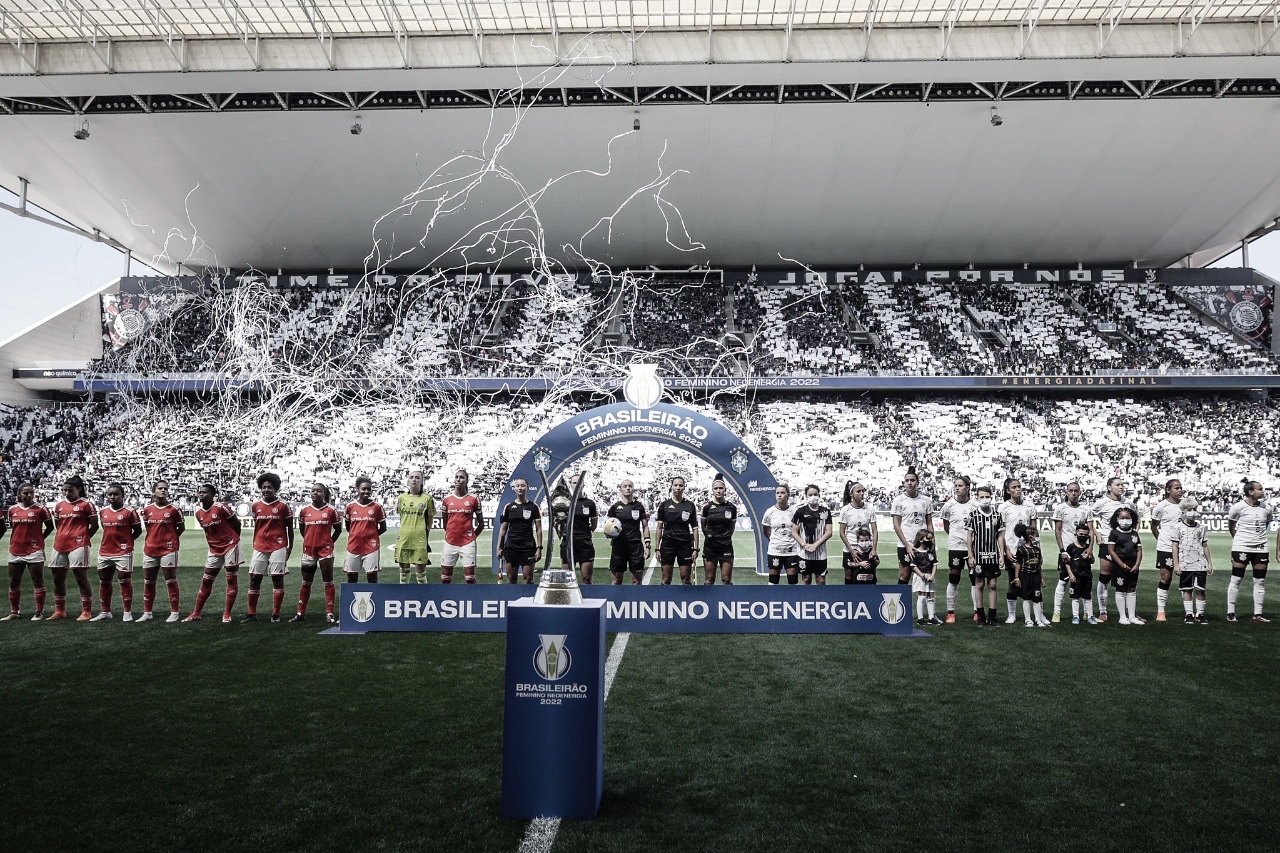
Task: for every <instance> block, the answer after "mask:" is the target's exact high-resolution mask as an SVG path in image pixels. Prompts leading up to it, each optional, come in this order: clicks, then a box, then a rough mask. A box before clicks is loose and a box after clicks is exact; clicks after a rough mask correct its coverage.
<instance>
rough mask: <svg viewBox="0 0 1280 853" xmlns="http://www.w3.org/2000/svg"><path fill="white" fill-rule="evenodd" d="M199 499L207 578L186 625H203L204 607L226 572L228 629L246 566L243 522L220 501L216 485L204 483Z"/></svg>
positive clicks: (198, 517) (198, 518)
mask: <svg viewBox="0 0 1280 853" xmlns="http://www.w3.org/2000/svg"><path fill="white" fill-rule="evenodd" d="M196 499H197V500H198V501H200V506H199V507H198V508H197V509H196V523H197V524H199V525H200V526H201V527H203V528H204V538H205V539H206V540H207V541H208V543H209V553H208V554H207V555H206V556H205V558H204V576H203V577H201V578H200V591H199V592H198V593H196V609H195V610H192V611H191V614H190V615H189V616H187V618H186V619H183V620H182V621H183V622H199V621H200V619H201V617H202V614H203V613H204V603H205V602H206V601H208V600H209V596H210V595H212V594H213V580H214V578H216V577H217V576H218V572H220V571H222V570H223V569H224V568H225V569H226V570H227V603H226V606H225V607H224V608H223V609H222V623H223V624H224V625H225V624H226V623H228V622H230V621H231V608H232V607H234V606H235V603H236V596H237V595H239V594H240V565H241V564H242V563H243V562H244V557H243V556H242V555H241V553H240V519H239V518H237V517H236V512H235V510H233V509H232V508H231V505H230V504H227V503H221V502H219V501H218V490H217V489H215V488H214V487H213V484H212V483H201V484H200V488H199V489H197V490H196Z"/></svg>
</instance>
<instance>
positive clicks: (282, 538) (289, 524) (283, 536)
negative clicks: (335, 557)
mask: <svg viewBox="0 0 1280 853" xmlns="http://www.w3.org/2000/svg"><path fill="white" fill-rule="evenodd" d="M258 491H259V492H261V493H262V500H259V501H254V504H253V508H252V510H251V511H252V513H253V561H252V562H251V563H250V564H249V615H248V616H246V617H244V618H243V619H241V620H240V621H241V622H257V621H258V596H259V595H260V594H261V590H262V576H263V575H264V574H266V573H268V572H270V573H271V621H272V622H279V621H280V606H281V605H282V604H284V576H285V575H287V574H289V554H290V552H292V551H293V509H292V508H291V507H290V506H289V505H288V504H287V503H285V502H284V501H282V500H280V475H279V474H272V473H271V472H270V471H267V472H265V473H262V474H259V475H258Z"/></svg>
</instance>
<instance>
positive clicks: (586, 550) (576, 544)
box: [560, 539, 596, 563]
mask: <svg viewBox="0 0 1280 853" xmlns="http://www.w3.org/2000/svg"><path fill="white" fill-rule="evenodd" d="M595 559H596V545H595V543H594V542H592V541H591V540H590V539H574V540H573V561H574V562H575V563H594V562H595ZM560 562H562V563H567V562H569V540H568V539H561V540H560Z"/></svg>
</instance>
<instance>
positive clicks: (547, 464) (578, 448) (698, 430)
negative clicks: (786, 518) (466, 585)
mask: <svg viewBox="0 0 1280 853" xmlns="http://www.w3.org/2000/svg"><path fill="white" fill-rule="evenodd" d="M624 441H653V442H657V443H659V444H666V445H669V446H671V447H677V448H680V449H681V450H685V451H688V452H689V453H691V454H693V455H694V456H697V457H698V458H699V459H702V460H703V461H705V462H707V463H708V464H710V465H711V466H712V467H713V468H715V469H716V470H717V471H719V472H721V473H722V474H723V475H724V479H725V483H726V484H727V485H729V486H731V487H732V488H733V490H734V491H735V492H736V493H737V494H738V497H739V498H740V499H741V500H742V501H743V503H744V504H745V505H746V506H745V510H746V513H747V515H748V516H749V517H750V518H751V526H752V530H753V532H754V534H755V538H756V571H758V572H763V571H764V570H765V547H764V546H765V543H764V541H763V525H762V524H761V519H762V518H763V517H764V514H765V512H766V511H767V510H768V509H769V507H771V506H773V504H774V501H775V499H776V498H775V491H776V490H777V488H778V481H777V480H776V479H775V478H774V476H773V472H772V471H770V470H769V466H768V465H766V464H765V463H764V461H763V460H762V459H761V458H760V457H759V456H757V455H756V454H755V453H754V452H752V451H751V450H750V449H749V448H748V447H747V445H746V442H744V441H743V440H742V439H741V438H739V437H738V436H737V435H735V434H734V433H733V432H732V431H730V430H729V429H727V428H726V427H725V426H724V425H722V424H721V423H720V422H718V421H716V420H713V419H711V418H708V417H706V416H705V415H703V414H701V413H700V412H695V411H693V410H692V409H686V408H684V407H683V406H672V405H668V404H665V403H659V404H657V405H654V406H650V407H649V408H640V407H637V406H633V405H632V404H631V403H614V404H612V405H608V406H599V407H597V408H595V409H589V410H587V411H585V412H582V413H581V414H578V415H575V416H574V417H572V418H570V419H569V420H567V421H565V422H564V423H562V424H560V425H559V426H557V427H555V428H554V429H552V430H550V431H549V432H547V433H546V435H544V436H542V438H540V439H538V442H537V444H535V445H534V446H533V448H532V449H530V450H529V452H528V453H526V454H525V455H524V458H523V459H521V460H520V464H518V465H517V466H516V469H515V470H514V471H512V472H511V477H510V478H509V479H508V480H507V484H506V486H505V487H504V488H503V490H502V498H501V500H499V501H498V517H496V518H495V519H494V522H493V527H494V532H495V536H494V537H493V548H492V554H491V555H490V556H491V557H492V559H493V563H492V565H493V567H494V571H500V570H501V569H500V566H501V564H500V563H499V561H498V537H497V535H496V532H497V529H498V526H499V525H500V524H501V521H502V518H501V513H502V508H503V507H505V506H506V505H507V504H509V503H510V502H511V501H513V500H515V491H514V490H513V489H512V488H511V483H512V481H514V480H516V479H517V478H520V477H523V478H524V479H525V480H527V481H528V483H529V497H530V499H531V500H534V501H538V502H541V501H544V500H545V499H546V498H547V495H544V494H542V491H543V490H542V479H541V477H539V476H538V473H539V471H541V472H542V473H544V474H545V475H546V478H547V482H548V483H550V484H552V486H553V487H554V484H555V482H556V480H557V479H558V478H559V477H560V475H561V474H563V473H565V471H566V470H567V469H568V468H569V466H570V465H572V464H573V463H574V462H575V461H576V460H578V459H580V458H582V457H583V456H586V455H587V454H588V453H591V452H592V451H593V450H599V449H600V448H602V447H609V446H610V445H613V444H620V443H622V442H624ZM602 510H603V508H602ZM650 510H651V511H652V507H650Z"/></svg>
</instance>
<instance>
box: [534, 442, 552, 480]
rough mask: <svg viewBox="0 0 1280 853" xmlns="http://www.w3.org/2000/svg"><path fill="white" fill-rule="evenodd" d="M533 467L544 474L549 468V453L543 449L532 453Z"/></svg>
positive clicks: (540, 448)
mask: <svg viewBox="0 0 1280 853" xmlns="http://www.w3.org/2000/svg"><path fill="white" fill-rule="evenodd" d="M533 467H534V468H535V469H537V470H538V471H541V472H542V473H544V474H545V473H546V472H547V469H548V468H550V467H551V451H550V450H548V449H547V448H545V447H539V448H538V449H537V450H535V451H533Z"/></svg>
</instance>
